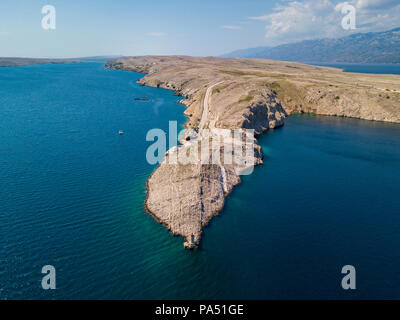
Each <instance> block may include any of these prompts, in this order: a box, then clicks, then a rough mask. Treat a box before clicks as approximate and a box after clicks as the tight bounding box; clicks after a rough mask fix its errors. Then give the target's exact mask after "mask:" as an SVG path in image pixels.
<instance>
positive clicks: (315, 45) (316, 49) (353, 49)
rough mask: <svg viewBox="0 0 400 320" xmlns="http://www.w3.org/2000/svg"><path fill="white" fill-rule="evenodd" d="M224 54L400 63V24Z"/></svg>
mask: <svg viewBox="0 0 400 320" xmlns="http://www.w3.org/2000/svg"><path fill="white" fill-rule="evenodd" d="M221 57H223V58H263V59H274V60H283V61H298V62H325V63H384V64H390V63H392V64H397V63H400V27H398V28H395V29H392V30H388V31H383V32H367V33H356V34H352V35H350V36H346V37H342V38H335V39H331V38H323V39H318V40H304V41H300V42H296V43H290V44H282V45H279V46H276V47H255V48H248V49H241V50H236V51H233V52H231V53H227V54H224V55H222V56H221Z"/></svg>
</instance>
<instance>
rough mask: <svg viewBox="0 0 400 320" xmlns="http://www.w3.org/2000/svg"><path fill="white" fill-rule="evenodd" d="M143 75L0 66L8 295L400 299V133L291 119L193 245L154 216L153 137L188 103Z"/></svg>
mask: <svg viewBox="0 0 400 320" xmlns="http://www.w3.org/2000/svg"><path fill="white" fill-rule="evenodd" d="M374 68H375V67H374ZM382 68H383V69H384V70H387V69H386V66H383V67H382ZM364 71H365V70H364ZM373 71H374V72H377V70H376V69H374V70H373ZM141 77H143V74H139V73H134V72H129V71H120V70H106V69H105V68H104V64H103V63H75V64H74V63H72V64H54V65H33V66H22V67H4V68H0V299H374V298H379V299H399V298H400V250H399V247H400V232H399V230H400V211H399V208H400V197H399V190H400V125H399V124H391V123H383V122H372V121H364V120H357V119H347V118H335V117H327V116H315V115H294V116H291V117H290V118H288V119H287V121H286V124H285V126H284V127H282V128H279V129H276V130H270V131H268V132H267V133H265V134H264V135H262V136H261V137H260V139H259V143H260V144H261V146H262V148H263V151H264V154H265V159H264V164H263V165H261V166H258V167H256V168H255V170H254V172H253V174H252V175H249V176H244V177H243V181H242V183H241V184H240V185H239V186H238V187H236V188H235V189H234V190H233V192H232V193H231V194H230V195H229V196H228V197H227V199H226V205H225V207H224V209H223V211H222V212H221V213H220V214H219V215H218V216H217V217H215V218H214V219H213V220H212V221H211V223H210V224H209V225H208V226H207V227H206V228H205V229H204V233H203V238H202V241H201V244H200V247H199V248H198V249H197V250H194V251H188V250H184V248H183V241H182V239H181V238H179V237H174V236H172V235H171V234H170V232H169V231H168V230H166V229H165V228H164V227H163V226H162V225H160V224H158V223H157V222H156V221H155V220H154V219H153V218H152V217H151V216H150V215H149V214H148V213H146V211H145V209H144V201H145V197H146V185H145V183H146V180H147V178H148V177H149V176H150V174H151V173H152V172H153V171H154V170H155V168H156V166H155V165H150V164H148V162H147V161H146V150H147V148H148V147H149V145H150V144H152V143H153V142H149V141H146V134H147V132H148V131H149V130H151V129H154V128H158V129H162V130H164V131H165V132H167V131H168V125H169V121H177V122H178V123H179V126H182V125H183V123H184V122H185V117H184V115H183V111H184V107H183V106H182V105H181V104H179V103H178V100H179V99H180V98H179V97H176V96H174V93H173V92H172V91H168V90H164V89H157V88H149V87H142V86H140V85H138V84H137V83H136V81H137V80H138V79H140V78H141ZM144 97H145V98H147V99H141V100H140V101H138V100H135V99H138V98H139V99H140V98H144ZM120 130H122V131H123V133H124V134H122V135H120V134H119V131H120ZM47 265H50V266H54V268H55V271H56V289H55V290H44V289H43V288H42V279H43V277H44V276H45V274H43V273H42V268H43V267H44V266H47ZM348 265H351V266H353V267H354V270H355V271H356V289H355V290H344V289H343V287H342V279H343V277H345V276H346V275H345V274H343V273H342V268H343V267H344V266H348Z"/></svg>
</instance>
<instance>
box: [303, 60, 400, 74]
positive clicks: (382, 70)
mask: <svg viewBox="0 0 400 320" xmlns="http://www.w3.org/2000/svg"><path fill="white" fill-rule="evenodd" d="M309 64H312V65H316V66H323V67H333V68H339V69H343V71H344V72H355V73H377V74H400V64H359V63H318V62H316V63H309Z"/></svg>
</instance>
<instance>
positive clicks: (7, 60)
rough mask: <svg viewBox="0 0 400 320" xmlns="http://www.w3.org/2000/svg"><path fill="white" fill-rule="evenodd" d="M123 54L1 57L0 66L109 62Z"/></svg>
mask: <svg viewBox="0 0 400 320" xmlns="http://www.w3.org/2000/svg"><path fill="white" fill-rule="evenodd" d="M120 57H121V56H94V57H83V58H71V59H39V58H15V57H0V67H8V66H26V65H31V64H53V63H72V62H107V61H109V60H113V59H117V58H120Z"/></svg>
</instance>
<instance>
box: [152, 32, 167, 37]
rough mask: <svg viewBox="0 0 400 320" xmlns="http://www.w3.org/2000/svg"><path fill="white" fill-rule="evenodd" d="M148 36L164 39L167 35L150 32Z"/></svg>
mask: <svg viewBox="0 0 400 320" xmlns="http://www.w3.org/2000/svg"><path fill="white" fill-rule="evenodd" d="M147 35H148V36H150V37H163V36H165V35H167V34H166V33H165V32H149V33H148V34H147Z"/></svg>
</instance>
